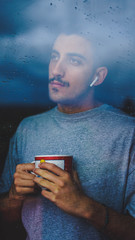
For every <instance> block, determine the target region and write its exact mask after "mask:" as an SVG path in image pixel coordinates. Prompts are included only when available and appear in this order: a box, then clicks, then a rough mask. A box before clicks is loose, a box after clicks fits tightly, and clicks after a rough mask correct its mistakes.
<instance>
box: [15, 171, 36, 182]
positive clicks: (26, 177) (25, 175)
mask: <svg viewBox="0 0 135 240" xmlns="http://www.w3.org/2000/svg"><path fill="white" fill-rule="evenodd" d="M34 177H35V175H34V174H31V173H28V172H15V173H14V179H15V178H20V179H24V180H32V179H34Z"/></svg>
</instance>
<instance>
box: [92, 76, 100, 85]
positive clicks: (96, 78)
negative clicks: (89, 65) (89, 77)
mask: <svg viewBox="0 0 135 240" xmlns="http://www.w3.org/2000/svg"><path fill="white" fill-rule="evenodd" d="M97 80H98V76H96V77H95V79H94V80H93V82H92V83H91V84H90V87H92V86H93V85H94V83H95V82H96V81H97Z"/></svg>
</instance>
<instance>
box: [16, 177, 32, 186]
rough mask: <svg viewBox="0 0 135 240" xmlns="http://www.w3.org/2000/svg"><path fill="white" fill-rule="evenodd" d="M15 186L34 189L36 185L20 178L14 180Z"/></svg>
mask: <svg viewBox="0 0 135 240" xmlns="http://www.w3.org/2000/svg"><path fill="white" fill-rule="evenodd" d="M14 184H15V185H16V186H22V187H34V185H35V183H34V181H33V180H24V179H20V178H16V179H15V180H14Z"/></svg>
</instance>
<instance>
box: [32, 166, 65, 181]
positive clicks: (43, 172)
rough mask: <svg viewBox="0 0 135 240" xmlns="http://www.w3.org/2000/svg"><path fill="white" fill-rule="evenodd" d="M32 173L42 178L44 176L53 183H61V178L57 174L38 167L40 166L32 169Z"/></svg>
mask: <svg viewBox="0 0 135 240" xmlns="http://www.w3.org/2000/svg"><path fill="white" fill-rule="evenodd" d="M34 173H36V174H37V175H39V176H41V177H42V178H45V179H47V180H49V181H51V182H53V183H56V184H58V185H59V184H61V179H60V177H59V176H57V175H55V174H54V173H52V172H49V171H46V170H44V169H40V168H36V169H35V170H34Z"/></svg>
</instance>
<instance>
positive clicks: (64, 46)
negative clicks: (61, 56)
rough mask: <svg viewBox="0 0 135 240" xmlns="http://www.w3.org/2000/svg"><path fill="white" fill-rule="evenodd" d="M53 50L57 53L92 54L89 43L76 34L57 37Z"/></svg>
mask: <svg viewBox="0 0 135 240" xmlns="http://www.w3.org/2000/svg"><path fill="white" fill-rule="evenodd" d="M53 49H55V50H56V51H58V52H76V53H80V54H84V55H85V54H86V55H87V54H90V53H92V46H91V43H90V41H89V40H87V39H86V38H84V37H82V36H80V35H77V34H72V35H66V34H61V35H59V36H58V37H57V39H56V40H55V42H54V45H53Z"/></svg>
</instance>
